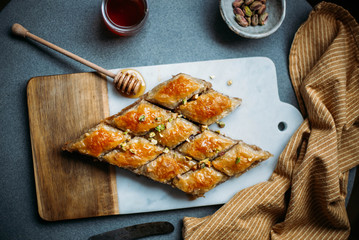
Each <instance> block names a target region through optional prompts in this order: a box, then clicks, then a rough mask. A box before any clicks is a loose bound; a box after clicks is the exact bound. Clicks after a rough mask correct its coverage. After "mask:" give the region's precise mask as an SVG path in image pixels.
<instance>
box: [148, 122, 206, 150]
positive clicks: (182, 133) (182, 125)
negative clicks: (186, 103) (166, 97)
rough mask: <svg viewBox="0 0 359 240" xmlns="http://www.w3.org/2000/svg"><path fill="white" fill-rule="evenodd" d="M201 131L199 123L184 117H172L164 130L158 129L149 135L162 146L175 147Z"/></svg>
mask: <svg viewBox="0 0 359 240" xmlns="http://www.w3.org/2000/svg"><path fill="white" fill-rule="evenodd" d="M198 133H200V129H199V127H198V126H197V125H195V124H193V123H191V122H190V121H187V120H186V119H183V118H176V119H173V120H172V119H170V120H169V121H168V122H167V123H166V124H165V128H164V129H163V130H162V131H157V130H156V129H155V130H154V131H152V132H150V133H149V134H148V137H149V138H151V139H154V140H156V141H157V142H158V143H159V144H161V145H162V146H165V147H168V148H174V147H176V146H177V145H179V144H180V143H182V142H183V141H186V140H187V141H188V140H189V138H192V136H193V135H196V134H198Z"/></svg>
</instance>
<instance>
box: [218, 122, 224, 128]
mask: <svg viewBox="0 0 359 240" xmlns="http://www.w3.org/2000/svg"><path fill="white" fill-rule="evenodd" d="M217 125H218V127H220V128H224V127H225V126H226V124H225V123H224V122H222V121H219V122H217Z"/></svg>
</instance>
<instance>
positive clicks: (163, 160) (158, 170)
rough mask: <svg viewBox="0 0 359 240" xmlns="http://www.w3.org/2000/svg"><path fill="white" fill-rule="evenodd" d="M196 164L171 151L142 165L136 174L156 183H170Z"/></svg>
mask: <svg viewBox="0 0 359 240" xmlns="http://www.w3.org/2000/svg"><path fill="white" fill-rule="evenodd" d="M196 164H197V162H196V161H193V160H190V159H188V158H186V157H185V156H183V155H182V154H180V153H177V152H174V151H172V150H171V151H169V152H167V153H164V154H161V155H160V156H158V157H157V158H156V159H155V160H153V161H152V162H149V163H148V164H146V165H144V166H143V167H142V168H140V169H139V172H137V173H140V174H142V175H145V176H147V177H149V178H151V179H153V180H155V181H158V182H162V183H170V181H171V180H172V179H173V178H174V177H176V176H177V175H180V174H182V173H184V172H187V171H189V170H190V169H191V168H192V167H193V166H195V165H196Z"/></svg>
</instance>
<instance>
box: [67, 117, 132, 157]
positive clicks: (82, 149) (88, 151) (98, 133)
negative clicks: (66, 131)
mask: <svg viewBox="0 0 359 240" xmlns="http://www.w3.org/2000/svg"><path fill="white" fill-rule="evenodd" d="M128 139H130V137H129V136H128V135H127V134H125V133H124V132H122V131H120V130H118V129H116V128H113V127H111V126H109V125H106V124H104V123H100V124H98V125H97V126H95V127H93V128H91V129H89V130H88V131H87V132H86V133H85V134H83V135H82V136H80V138H78V139H76V140H74V141H71V142H68V143H66V144H65V145H64V146H63V148H62V149H63V150H66V151H69V152H79V153H81V154H84V155H88V156H92V157H99V156H101V155H102V154H104V153H106V152H108V151H110V150H112V149H114V148H115V147H117V146H118V145H120V144H121V143H123V142H124V141H126V140H128Z"/></svg>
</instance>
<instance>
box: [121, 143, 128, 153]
mask: <svg viewBox="0 0 359 240" xmlns="http://www.w3.org/2000/svg"><path fill="white" fill-rule="evenodd" d="M120 147H121V148H122V150H123V151H126V149H127V144H126V143H125V142H124V143H121V144H120Z"/></svg>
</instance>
